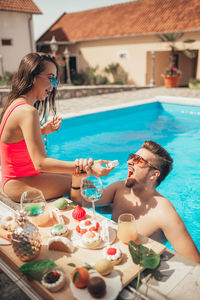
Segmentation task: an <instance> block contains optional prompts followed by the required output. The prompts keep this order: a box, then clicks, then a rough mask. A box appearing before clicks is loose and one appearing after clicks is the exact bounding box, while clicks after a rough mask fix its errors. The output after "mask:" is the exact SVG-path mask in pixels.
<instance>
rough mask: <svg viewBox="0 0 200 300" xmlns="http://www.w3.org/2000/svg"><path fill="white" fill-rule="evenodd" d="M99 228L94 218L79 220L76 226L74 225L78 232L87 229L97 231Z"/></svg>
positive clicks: (84, 231) (81, 232) (83, 231)
mask: <svg viewBox="0 0 200 300" xmlns="http://www.w3.org/2000/svg"><path fill="white" fill-rule="evenodd" d="M98 228H99V223H98V222H97V221H95V220H92V219H86V220H83V221H81V222H80V223H79V224H78V225H77V226H76V231H77V232H78V233H80V234H84V233H86V232H87V231H97V230H98Z"/></svg>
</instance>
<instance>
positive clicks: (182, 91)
mask: <svg viewBox="0 0 200 300" xmlns="http://www.w3.org/2000/svg"><path fill="white" fill-rule="evenodd" d="M155 96H176V97H188V98H200V89H189V88H172V89H168V88H165V87H158V88H143V89H136V90H132V91H128V92H120V93H112V94H104V95H97V96H89V97H81V98H73V99H64V100H57V108H58V113H59V112H62V114H76V113H77V114H79V113H81V112H83V111H86V110H88V109H90V110H91V109H96V108H107V107H110V106H113V105H124V106H125V105H126V104H127V105H128V104H130V103H131V102H134V101H136V100H146V99H152V98H154V97H155Z"/></svg>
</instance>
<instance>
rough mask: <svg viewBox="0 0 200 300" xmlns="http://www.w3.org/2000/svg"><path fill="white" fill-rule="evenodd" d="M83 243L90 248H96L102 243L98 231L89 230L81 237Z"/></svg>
mask: <svg viewBox="0 0 200 300" xmlns="http://www.w3.org/2000/svg"><path fill="white" fill-rule="evenodd" d="M81 240H82V243H83V244H84V245H85V246H86V247H87V248H90V249H94V248H96V247H97V246H98V245H99V244H100V243H101V237H100V235H99V233H98V232H96V231H88V232H86V233H84V234H83V235H82V237H81Z"/></svg>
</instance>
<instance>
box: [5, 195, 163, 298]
mask: <svg viewBox="0 0 200 300" xmlns="http://www.w3.org/2000/svg"><path fill="white" fill-rule="evenodd" d="M51 207H54V202H51V203H48V204H47V209H51ZM2 209H4V210H6V209H7V210H8V212H14V211H13V210H12V209H11V208H10V207H8V206H6V205H5V204H4V203H2V202H1V201H0V210H2ZM72 211H73V208H70V207H68V208H67V209H66V210H62V211H60V212H61V213H62V216H63V218H64V220H65V223H66V225H67V226H68V228H69V229H70V231H71V232H72V230H74V229H75V227H76V226H77V224H78V221H75V220H74V219H73V218H72ZM86 212H87V216H88V217H89V216H91V215H92V212H91V211H90V210H88V209H86ZM97 218H98V220H101V219H102V220H103V219H104V217H103V216H101V215H98V214H97ZM31 220H34V217H32V218H31ZM53 224H56V221H52V222H51V224H49V227H39V230H40V233H41V235H42V238H43V242H42V247H41V251H40V255H39V256H38V257H37V260H39V259H52V260H53V261H54V262H55V263H56V265H57V266H58V268H61V269H62V270H63V271H64V273H65V275H66V279H67V280H66V284H65V286H64V288H63V289H62V290H60V291H58V292H56V293H50V292H49V291H48V290H47V289H46V288H45V287H44V286H42V285H41V284H40V283H39V282H38V281H35V280H32V281H30V280H28V279H27V278H26V276H23V279H25V280H26V281H27V282H28V283H29V284H30V285H31V286H32V287H33V288H34V289H35V290H36V292H37V293H38V294H40V295H41V296H42V297H43V298H44V299H48V300H55V299H56V300H63V299H69V300H70V299H74V297H73V295H72V292H71V289H70V274H71V272H72V271H73V268H72V267H70V266H68V264H69V263H74V264H75V265H76V266H77V267H81V266H83V264H84V263H88V264H93V263H95V262H96V261H97V260H99V259H100V258H103V254H102V249H98V250H91V249H84V248H76V250H75V251H74V252H73V253H66V252H58V251H49V250H48V246H47V241H48V238H49V237H50V230H49V229H50V227H51V226H52V225H53ZM109 225H110V226H112V227H113V228H114V229H116V228H117V225H116V224H115V223H114V222H112V221H111V222H110V224H109ZM69 238H70V236H69ZM139 243H140V244H143V245H144V246H146V247H148V248H151V249H153V250H154V251H155V252H156V253H158V254H161V253H162V252H163V251H164V250H165V248H166V247H165V246H164V245H163V244H160V243H158V242H156V241H154V240H151V239H149V238H147V237H144V236H141V235H140V236H139ZM113 244H117V245H118V246H119V248H120V249H121V251H122V252H123V253H124V254H125V255H124V259H123V261H122V263H121V264H120V265H118V266H115V267H114V269H115V270H118V271H119V272H120V274H121V279H122V285H123V287H125V286H126V285H127V284H128V283H129V282H131V281H132V280H133V279H134V278H135V277H136V276H137V274H138V268H139V267H138V265H135V264H134V263H133V261H132V258H131V255H130V253H129V250H128V246H127V245H125V244H123V243H122V242H120V241H119V240H118V239H117V238H116V240H115V242H114V243H113ZM0 256H1V258H2V259H4V261H6V262H7V263H8V264H9V265H10V266H11V267H12V268H13V269H14V270H15V271H17V270H18V268H19V267H20V266H22V265H23V264H24V263H23V262H22V261H20V260H19V258H18V257H17V256H16V255H15V253H14V251H13V249H12V246H11V245H3V246H0ZM141 270H142V269H141ZM18 274H20V275H21V273H19V272H18ZM105 278H106V277H105Z"/></svg>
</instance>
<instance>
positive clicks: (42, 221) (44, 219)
mask: <svg viewBox="0 0 200 300" xmlns="http://www.w3.org/2000/svg"><path fill="white" fill-rule="evenodd" d="M50 219H51V217H50V214H49V212H48V211H45V212H43V214H41V215H40V216H36V217H34V218H32V220H33V222H34V223H35V224H36V225H38V226H40V227H45V226H48V225H49V221H50Z"/></svg>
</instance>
